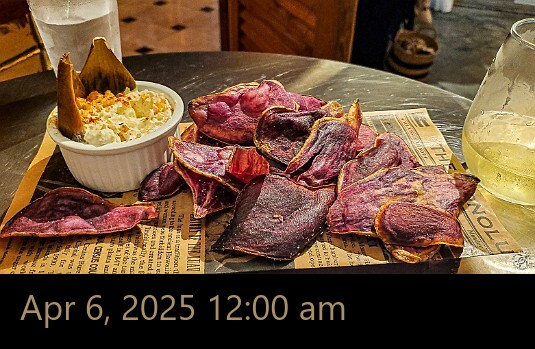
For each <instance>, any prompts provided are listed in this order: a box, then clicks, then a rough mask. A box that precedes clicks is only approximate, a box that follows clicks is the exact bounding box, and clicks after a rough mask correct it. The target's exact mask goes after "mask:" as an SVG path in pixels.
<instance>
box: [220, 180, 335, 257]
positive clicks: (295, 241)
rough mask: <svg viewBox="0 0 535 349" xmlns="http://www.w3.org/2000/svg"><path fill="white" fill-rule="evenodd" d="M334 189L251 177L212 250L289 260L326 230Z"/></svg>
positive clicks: (290, 181)
mask: <svg viewBox="0 0 535 349" xmlns="http://www.w3.org/2000/svg"><path fill="white" fill-rule="evenodd" d="M334 199H335V193H334V189H332V188H323V189H317V190H311V189H309V188H307V187H304V186H300V185H298V184H296V183H295V182H293V181H292V180H290V179H288V178H286V177H283V176H279V175H271V174H269V175H265V176H260V177H256V178H254V179H253V180H252V181H251V182H249V184H247V185H246V186H245V188H244V189H243V191H242V192H241V193H240V194H239V195H238V198H237V199H236V205H235V207H234V216H233V217H232V219H231V221H230V223H229V225H228V226H227V228H226V229H225V230H224V231H223V233H222V234H221V236H220V237H219V238H218V240H217V241H216V242H215V243H214V244H213V245H212V247H211V249H212V250H213V251H227V252H228V251H234V252H240V253H245V254H251V255H255V256H262V257H265V258H268V259H273V260H291V259H293V258H294V257H296V256H297V255H299V254H300V253H302V251H304V249H305V248H306V247H307V246H309V245H310V244H311V243H312V242H313V241H314V240H315V239H316V238H317V236H318V235H319V234H320V233H321V232H322V231H324V229H325V216H326V214H327V210H328V208H329V206H330V205H331V204H332V202H333V201H334Z"/></svg>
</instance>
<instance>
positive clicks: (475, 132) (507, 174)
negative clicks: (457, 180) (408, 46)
mask: <svg viewBox="0 0 535 349" xmlns="http://www.w3.org/2000/svg"><path fill="white" fill-rule="evenodd" d="M462 149H463V155H464V158H465V161H466V165H467V166H468V169H469V171H470V172H471V173H472V174H474V175H476V176H477V177H479V179H480V180H481V182H480V185H481V186H482V187H483V188H485V189H487V190H488V191H489V192H490V193H492V194H493V195H495V196H497V197H499V198H501V199H504V200H507V201H510V202H514V203H518V204H523V205H535V18H527V19H523V20H520V21H518V22H516V23H514V24H513V26H512V27H511V31H510V33H509V35H508V36H507V38H506V39H505V41H504V42H503V43H502V46H501V47H500V49H499V50H498V53H497V54H496V57H495V58H494V61H493V62H492V64H491V66H490V67H489V69H488V71H487V74H486V76H485V78H484V79H483V82H482V83H481V86H480V87H479V90H478V92H477V94H476V96H475V98H474V100H473V102H472V105H471V107H470V110H469V112H468V115H467V117H466V120H465V123H464V128H463V135H462Z"/></svg>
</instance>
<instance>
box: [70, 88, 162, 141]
mask: <svg viewBox="0 0 535 349" xmlns="http://www.w3.org/2000/svg"><path fill="white" fill-rule="evenodd" d="M76 104H77V106H78V110H79V111H80V116H81V117H82V121H83V128H82V130H83V132H82V140H81V141H82V143H86V144H92V145H95V146H102V145H105V144H110V143H117V142H126V141H130V140H134V139H137V138H139V137H141V136H143V135H145V134H147V133H150V132H152V131H154V130H156V129H157V128H158V127H160V126H162V125H163V124H165V123H166V122H167V121H168V120H169V119H170V118H171V115H172V114H173V108H172V106H171V104H170V103H169V101H168V100H167V98H166V97H165V95H164V94H162V93H158V92H154V91H150V90H147V89H145V90H141V91H139V90H138V89H134V90H130V89H128V88H127V89H126V90H125V91H124V92H122V93H118V94H116V95H114V94H113V93H112V92H110V91H106V92H105V93H104V94H102V93H99V92H98V91H93V92H91V93H90V94H89V95H87V97H86V98H76Z"/></svg>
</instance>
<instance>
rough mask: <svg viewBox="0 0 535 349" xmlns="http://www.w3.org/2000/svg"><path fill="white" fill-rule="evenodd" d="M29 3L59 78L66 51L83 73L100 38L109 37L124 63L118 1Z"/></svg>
mask: <svg viewBox="0 0 535 349" xmlns="http://www.w3.org/2000/svg"><path fill="white" fill-rule="evenodd" d="M27 1H28V5H29V7H30V10H31V13H32V17H33V19H34V21H35V23H36V25H37V29H38V30H39V33H40V34H41V38H42V40H43V43H44V45H45V50H46V52H47V54H48V57H49V58H50V62H51V64H52V67H53V68H54V72H55V73H56V75H57V69H58V62H59V59H60V57H61V56H62V55H63V54H64V53H65V52H70V59H71V62H72V63H73V65H74V69H76V70H77V71H81V70H82V68H83V66H84V63H85V60H86V59H87V55H88V54H89V48H90V47H91V43H92V41H93V38H94V37H97V36H103V37H105V38H106V41H107V42H108V45H109V46H110V48H111V49H112V51H113V53H114V54H115V56H117V58H118V59H119V60H120V61H122V53H121V36H120V32H119V14H118V9H117V0H27Z"/></svg>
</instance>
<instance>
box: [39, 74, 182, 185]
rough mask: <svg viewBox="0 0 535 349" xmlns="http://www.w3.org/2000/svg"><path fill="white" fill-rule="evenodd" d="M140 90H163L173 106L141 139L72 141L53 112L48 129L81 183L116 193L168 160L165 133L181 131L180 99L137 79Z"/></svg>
mask: <svg viewBox="0 0 535 349" xmlns="http://www.w3.org/2000/svg"><path fill="white" fill-rule="evenodd" d="M136 84H137V88H138V89H139V90H144V89H148V90H151V91H155V92H161V93H164V94H165V95H166V96H167V98H168V99H169V102H170V103H171V105H172V107H173V114H172V116H171V118H170V119H169V120H168V121H167V122H166V123H165V124H164V125H162V126H161V127H159V128H158V129H156V130H154V131H153V132H151V133H148V134H146V135H143V136H142V137H140V138H137V139H134V140H131V141H126V142H120V143H111V144H106V145H103V146H94V145H91V144H83V143H80V142H75V141H72V140H71V139H69V138H67V137H65V136H63V135H62V134H61V132H59V130H58V129H57V126H56V125H55V123H53V122H51V117H52V115H53V114H54V112H52V113H51V114H50V116H49V118H48V120H47V132H48V134H49V135H50V137H51V138H52V139H53V140H54V142H56V144H57V145H58V146H59V149H60V150H61V154H62V155H63V158H64V159H65V162H66V163H67V167H68V168H69V170H70V171H71V173H72V175H73V176H74V178H75V179H76V180H77V181H78V182H80V184H82V185H83V186H85V187H87V188H89V189H94V190H98V191H101V192H108V193H115V192H125V191H130V190H136V189H138V188H139V185H140V184H141V181H142V180H143V179H144V178H145V177H146V176H147V175H148V174H149V173H150V172H151V171H153V170H154V169H156V168H158V167H159V166H160V165H162V164H164V163H165V162H167V161H170V159H171V150H170V148H169V144H168V141H167V137H168V136H172V135H176V134H177V132H180V131H179V129H178V124H179V122H180V120H182V115H183V113H184V102H183V101H182V98H181V97H180V96H179V95H178V93H176V92H175V91H173V90H172V89H170V88H169V87H167V86H164V85H161V84H157V83H154V82H149V81H136Z"/></svg>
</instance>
